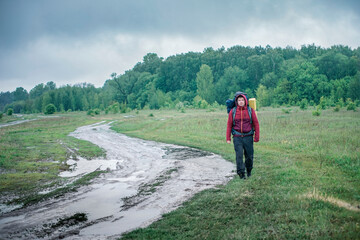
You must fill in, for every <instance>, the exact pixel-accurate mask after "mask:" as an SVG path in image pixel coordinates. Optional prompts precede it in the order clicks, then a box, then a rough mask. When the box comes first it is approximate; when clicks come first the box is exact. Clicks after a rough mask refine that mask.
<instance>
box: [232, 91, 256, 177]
mask: <svg viewBox="0 0 360 240" xmlns="http://www.w3.org/2000/svg"><path fill="white" fill-rule="evenodd" d="M234 111H235V119H233V113H234ZM249 114H251V117H250V115H249ZM254 133H255V136H254ZM231 134H233V142H234V148H235V153H236V171H237V174H238V175H239V176H240V178H241V179H245V167H246V173H247V177H250V176H251V170H252V168H253V156H254V143H253V142H258V141H259V138H260V127H259V122H258V119H257V117H256V114H255V111H254V110H253V109H252V108H250V106H248V100H247V97H246V95H245V94H244V93H241V92H239V93H236V94H235V107H234V108H232V109H231V110H230V112H229V117H228V122H227V130H226V142H227V143H229V144H230V143H231ZM243 154H244V155H245V166H244V162H243Z"/></svg>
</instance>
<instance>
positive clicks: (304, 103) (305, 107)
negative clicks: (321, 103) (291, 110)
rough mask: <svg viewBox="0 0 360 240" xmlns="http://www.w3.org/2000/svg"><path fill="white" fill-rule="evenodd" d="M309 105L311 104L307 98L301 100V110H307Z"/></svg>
mask: <svg viewBox="0 0 360 240" xmlns="http://www.w3.org/2000/svg"><path fill="white" fill-rule="evenodd" d="M308 105H309V103H308V100H307V99H306V98H304V99H303V100H301V102H300V109H301V110H306V109H307V108H308Z"/></svg>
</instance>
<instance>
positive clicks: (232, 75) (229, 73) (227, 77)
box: [215, 66, 250, 103]
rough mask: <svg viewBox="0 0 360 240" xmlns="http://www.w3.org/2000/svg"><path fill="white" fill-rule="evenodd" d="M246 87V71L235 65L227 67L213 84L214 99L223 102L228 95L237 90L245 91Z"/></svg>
mask: <svg viewBox="0 0 360 240" xmlns="http://www.w3.org/2000/svg"><path fill="white" fill-rule="evenodd" d="M247 88H250V83H249V78H248V76H247V74H246V71H244V70H242V69H240V68H238V67H236V66H235V67H228V68H226V69H225V72H224V75H223V76H222V77H221V78H220V80H219V81H218V82H217V83H216V85H215V89H216V101H217V102H218V103H223V102H225V100H226V99H227V98H229V96H230V95H233V94H234V93H235V92H237V91H245V89H247Z"/></svg>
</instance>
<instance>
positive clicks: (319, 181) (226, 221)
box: [0, 108, 360, 239]
mask: <svg viewBox="0 0 360 240" xmlns="http://www.w3.org/2000/svg"><path fill="white" fill-rule="evenodd" d="M257 114H258V118H259V122H260V142H259V143H255V144H254V145H255V158H254V170H253V176H252V177H251V178H250V179H247V180H245V181H243V180H240V179H239V178H235V179H233V180H231V181H230V182H229V183H228V184H227V185H226V186H221V187H219V188H218V189H212V190H206V191H203V192H201V193H199V194H197V195H195V196H194V197H193V198H192V199H191V200H190V201H188V202H186V203H184V204H183V206H182V207H180V208H179V209H177V210H175V211H173V212H171V213H169V214H166V215H164V216H163V218H162V219H161V220H159V221H157V222H155V223H153V224H151V225H150V226H149V227H147V228H144V229H138V230H135V231H133V232H131V233H128V234H126V235H125V236H124V237H123V238H124V239H262V238H266V239H360V225H359V223H360V211H359V210H360V208H359V204H360V149H359V148H360V113H359V112H353V111H346V110H344V109H342V110H340V112H334V111H332V110H331V109H328V110H325V111H323V112H322V114H321V115H320V116H318V117H315V116H313V115H312V110H307V111H300V110H296V109H295V110H293V111H291V113H290V114H286V113H284V112H283V111H281V109H272V108H263V109H261V110H260V111H259V112H258V113H257ZM130 115H131V116H130ZM125 116H126V117H125ZM129 116H130V117H129ZM3 120H4V119H3ZM101 120H117V121H116V122H115V123H113V125H112V126H113V127H112V128H113V129H114V130H116V131H118V132H122V133H125V134H127V135H129V136H134V137H140V138H144V139H150V140H155V141H161V142H166V143H175V144H180V145H186V146H191V147H196V148H199V149H203V150H207V151H211V152H214V153H217V154H220V155H222V156H223V157H224V158H225V159H227V160H229V161H232V162H234V159H235V153H234V149H233V145H232V144H231V145H229V144H226V142H225V130H226V121H227V114H226V110H215V111H206V110H190V109H187V110H186V112H185V113H181V112H179V111H175V110H156V111H155V110H154V111H151V110H147V111H140V112H138V113H135V112H130V113H127V114H118V115H100V116H95V117H89V116H86V115H85V113H71V114H63V115H60V117H59V118H52V119H43V120H37V121H32V122H28V123H24V124H21V125H16V126H10V127H6V128H0V167H1V175H0V183H1V188H0V193H9V192H14V191H19V189H20V190H21V191H22V192H24V194H25V195H26V192H27V191H32V190H34V189H41V188H45V186H48V185H49V184H51V183H52V182H56V181H60V180H59V179H60V178H59V177H57V174H58V173H59V171H61V170H62V169H66V165H65V164H64V160H65V159H67V158H68V157H69V156H70V155H69V154H71V153H69V151H67V149H69V148H70V149H77V151H76V154H81V155H82V156H85V157H88V158H91V157H94V156H100V155H103V154H104V153H103V152H102V150H101V149H99V148H97V147H96V146H93V145H92V144H90V143H87V142H83V141H80V140H77V139H74V138H72V137H69V136H67V134H68V133H70V132H72V131H74V130H75V129H76V127H78V126H81V125H86V124H91V123H95V122H99V121H101ZM4 121H5V120H4ZM234 170H235V169H234ZM174 187H175V186H174Z"/></svg>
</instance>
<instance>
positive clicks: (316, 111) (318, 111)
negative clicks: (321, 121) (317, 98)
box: [312, 110, 321, 116]
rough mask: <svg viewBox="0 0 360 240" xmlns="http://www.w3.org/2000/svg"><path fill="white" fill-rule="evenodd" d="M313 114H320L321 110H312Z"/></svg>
mask: <svg viewBox="0 0 360 240" xmlns="http://www.w3.org/2000/svg"><path fill="white" fill-rule="evenodd" d="M312 115H313V116H320V115H321V111H320V110H315V111H313V112H312Z"/></svg>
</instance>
